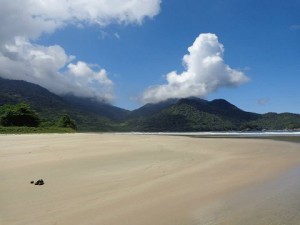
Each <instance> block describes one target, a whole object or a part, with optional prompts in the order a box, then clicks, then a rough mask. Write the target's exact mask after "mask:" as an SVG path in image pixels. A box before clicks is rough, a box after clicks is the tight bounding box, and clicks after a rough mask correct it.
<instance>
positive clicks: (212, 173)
mask: <svg viewBox="0 0 300 225" xmlns="http://www.w3.org/2000/svg"><path fill="white" fill-rule="evenodd" d="M299 165H300V145H299V144H292V143H286V142H276V141H272V140H253V139H251V140H248V139H222V138H218V139H197V138H189V137H171V136H145V135H144V136H141V135H140V136H136V135H117V134H64V135H53V134H51V135H48V134H47V135H2V136H0V181H1V184H0V224H1V225H12V224H14V225H15V224H16V225H17V224H20V225H44V224H47V225H48V224H49V225H50V224H51V225H55V224H56V225H77V224H84V225H86V224H87V225H90V224H95V225H100V224H101V225H214V224H224V225H225V224H226V225H247V224H249V225H266V224H268V225H283V224H295V225H299V224H300V222H299V221H300V213H299V212H300V182H299V178H300V169H299V167H298V166H299ZM41 178H42V179H44V181H45V185H43V186H35V185H33V184H30V181H31V180H35V181H36V180H38V179H41Z"/></svg>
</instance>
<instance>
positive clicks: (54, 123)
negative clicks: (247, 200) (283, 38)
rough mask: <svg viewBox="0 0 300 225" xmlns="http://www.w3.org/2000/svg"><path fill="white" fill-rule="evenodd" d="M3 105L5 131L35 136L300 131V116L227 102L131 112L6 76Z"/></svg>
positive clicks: (175, 103) (0, 89)
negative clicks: (51, 133) (54, 133)
mask: <svg viewBox="0 0 300 225" xmlns="http://www.w3.org/2000/svg"><path fill="white" fill-rule="evenodd" d="M20 103H21V104H20ZM0 106H1V107H0V108H1V109H0V118H1V122H0V123H1V125H0V126H1V127H0V132H2V133H3V132H6V133H9V132H12V133H13V129H17V130H18V131H19V132H25V131H24V129H25V128H24V127H25V126H26V127H27V129H29V128H28V127H30V132H46V130H47V129H48V130H52V131H53V130H57V131H58V132H59V131H63V130H64V131H74V130H76V129H77V130H78V131H81V132H82V131H83V132H85V131H151V132H153V131H154V132H155V131H156V132H159V131H229V130H242V131H253V130H286V129H300V115H299V114H292V113H282V114H277V113H267V114H257V113H250V112H245V111H243V110H241V109H239V108H237V107H236V106H234V105H232V104H230V103H229V102H227V101H226V100H223V99H217V100H213V101H206V100H203V99H198V98H187V99H170V100H167V101H164V102H159V103H155V104H147V105H145V106H143V107H141V108H139V109H137V110H134V111H131V112H130V111H128V110H124V109H121V108H118V107H115V106H112V105H109V104H107V103H105V102H99V101H98V100H96V99H87V98H78V97H75V96H70V95H69V96H57V95H55V94H53V93H51V92H49V91H48V90H46V89H45V88H42V87H40V86H38V85H35V84H31V83H28V82H25V81H13V80H6V79H2V78H0ZM50 128H51V129H50ZM22 129H23V130H22ZM59 129H61V130H59Z"/></svg>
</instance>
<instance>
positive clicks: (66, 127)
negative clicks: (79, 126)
mask: <svg viewBox="0 0 300 225" xmlns="http://www.w3.org/2000/svg"><path fill="white" fill-rule="evenodd" d="M75 130H76V123H75V121H74V120H72V119H71V118H70V116H69V115H67V114H64V115H62V116H61V117H60V118H59V120H58V121H57V123H53V122H51V121H47V120H41V118H40V117H39V115H38V113H37V112H36V111H35V110H33V109H32V108H31V107H30V106H29V105H28V104H26V103H19V104H15V105H11V104H5V105H3V106H1V107H0V133H49V132H50V133H52V132H59V133H61V132H63V133H64V132H74V131H75Z"/></svg>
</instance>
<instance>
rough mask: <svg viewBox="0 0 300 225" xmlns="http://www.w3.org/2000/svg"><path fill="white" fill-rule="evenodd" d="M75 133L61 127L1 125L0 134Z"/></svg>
mask: <svg viewBox="0 0 300 225" xmlns="http://www.w3.org/2000/svg"><path fill="white" fill-rule="evenodd" d="M40 133H75V131H74V130H73V129H71V128H61V127H2V126H0V134H40Z"/></svg>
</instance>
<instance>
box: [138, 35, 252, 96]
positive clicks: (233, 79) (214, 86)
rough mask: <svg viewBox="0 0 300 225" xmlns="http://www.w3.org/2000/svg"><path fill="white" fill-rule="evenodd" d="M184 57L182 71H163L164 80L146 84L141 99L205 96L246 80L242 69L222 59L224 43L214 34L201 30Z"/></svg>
mask: <svg viewBox="0 0 300 225" xmlns="http://www.w3.org/2000/svg"><path fill="white" fill-rule="evenodd" d="M188 52H189V53H188V54H186V55H185V56H184V57H183V64H184V67H185V71H183V72H182V73H177V72H176V71H172V72H170V73H168V74H167V75H166V81H167V84H163V85H158V86H153V87H149V88H148V89H147V90H146V91H145V92H144V93H143V96H142V100H143V101H144V102H159V101H162V100H166V99H168V98H186V97H191V96H194V97H205V96H206V95H208V94H209V93H212V92H214V91H216V90H218V89H219V88H222V87H236V86H239V85H241V84H243V83H245V82H247V81H248V80H249V78H248V77H247V76H246V75H245V74H244V73H243V72H241V71H238V70H235V69H232V68H230V66H229V65H227V64H226V63H225V62H224V59H223V55H224V46H223V45H222V44H221V43H219V41H218V37H217V36H216V35H215V34H211V33H206V34H200V35H199V36H198V37H197V38H196V40H195V42H194V43H193V45H192V46H190V47H189V48H188Z"/></svg>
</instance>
